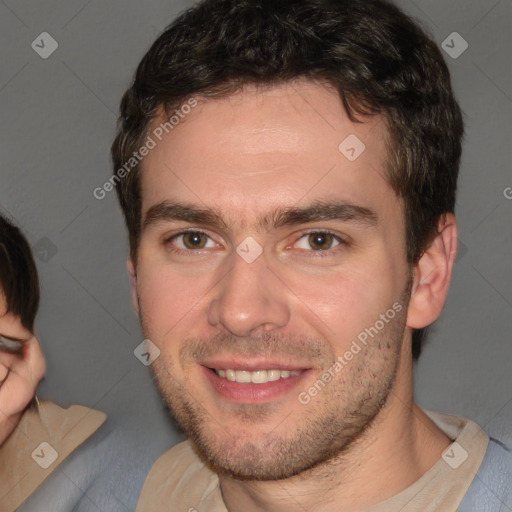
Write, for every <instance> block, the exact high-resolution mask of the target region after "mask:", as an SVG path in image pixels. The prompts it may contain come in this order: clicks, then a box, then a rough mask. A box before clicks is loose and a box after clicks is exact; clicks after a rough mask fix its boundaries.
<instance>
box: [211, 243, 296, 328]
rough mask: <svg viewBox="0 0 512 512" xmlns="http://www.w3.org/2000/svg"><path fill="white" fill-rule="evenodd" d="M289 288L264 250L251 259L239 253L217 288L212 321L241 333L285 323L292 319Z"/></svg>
mask: <svg viewBox="0 0 512 512" xmlns="http://www.w3.org/2000/svg"><path fill="white" fill-rule="evenodd" d="M286 291H287V288H286V286H285V285H284V284H283V283H282V282H281V281H280V279H279V278H278V277H277V276H276V274H275V273H274V271H272V270H270V268H268V267H267V264H266V261H265V258H264V254H262V255H261V256H260V257H259V258H258V259H256V261H253V262H252V263H247V262H246V261H244V259H242V258H241V257H240V256H239V255H238V254H236V253H235V254H233V262H232V267H231V270H230V271H229V272H228V273H227V274H226V275H225V276H224V278H223V279H222V280H221V281H220V282H219V283H218V285H217V286H216V287H215V288H214V290H213V292H214V294H213V296H212V298H211V300H210V304H209V306H208V322H209V323H210V325H212V326H215V327H217V328H221V329H225V330H227V331H229V332H230V333H231V334H233V335H235V336H239V337H246V336H250V335H251V334H253V335H254V333H255V331H264V332H269V331H272V330H274V329H278V328H280V327H284V326H285V325H286V324H287V323H288V321H289V319H290V308H289V303H288V302H287V293H286Z"/></svg>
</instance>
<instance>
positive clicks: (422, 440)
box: [219, 358, 451, 512]
mask: <svg viewBox="0 0 512 512" xmlns="http://www.w3.org/2000/svg"><path fill="white" fill-rule="evenodd" d="M403 360H404V359H403V358H402V361H403ZM400 366H401V367H400V368H399V370H398V374H397V380H396V385H395V387H394V389H393V391H391V393H390V395H389V397H388V400H387V402H386V405H385V406H384V407H383V408H382V410H381V411H380V412H379V414H378V415H377V416H376V417H375V419H374V421H373V423H372V425H371V426H370V427H369V428H368V430H367V431H366V432H365V434H364V435H363V436H361V437H360V438H359V439H358V440H357V441H355V442H354V443H353V444H352V445H351V446H350V447H349V449H348V450H347V451H346V452H345V453H344V454H343V455H339V456H337V457H335V458H333V459H331V460H330V461H328V462H326V463H324V464H322V465H320V466H317V467H315V468H313V469H310V470H308V471H306V472H303V473H301V474H299V475H296V476H294V477H291V478H288V479H285V480H278V481H255V480H251V481H241V480H235V479H233V478H229V477H227V476H224V475H219V480H220V485H221V490H222V495H223V499H224V502H225V504H226V507H227V508H228V510H229V511H230V512H242V511H243V512H285V511H288V510H290V509H291V510H315V512H334V511H339V510H340V504H343V510H344V512H358V511H362V510H365V509H367V508H369V507H371V506H373V505H375V504H377V503H379V502H381V501H384V500H386V499H388V498H390V497H392V496H394V495H395V494H398V493H399V492H401V491H402V490H404V489H406V488H407V487H409V486H410V485H412V484H413V483H414V482H415V481H416V480H418V479H419V478H420V477H421V476H422V475H423V474H424V473H425V472H426V471H428V470H429V469H430V468H431V467H432V466H433V465H434V464H435V463H436V462H437V461H438V460H439V458H440V457H441V454H442V452H443V451H444V450H445V449H446V448H447V447H448V445H449V444H450V442H451V440H450V439H449V438H448V437H447V436H446V435H445V434H444V433H443V432H442V431H441V430H440V429H439V428H438V427H437V426H436V425H435V424H434V423H433V422H432V420H430V418H429V417H428V416H427V415H426V414H425V413H424V412H423V411H422V410H421V409H420V408H419V407H418V406H417V405H416V404H415V403H414V400H413V392H412V389H413V385H412V363H410V364H407V365H405V367H404V365H400Z"/></svg>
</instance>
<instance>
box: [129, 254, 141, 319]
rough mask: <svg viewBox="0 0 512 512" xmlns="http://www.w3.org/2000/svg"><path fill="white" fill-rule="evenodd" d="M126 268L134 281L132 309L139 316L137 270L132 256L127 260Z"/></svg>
mask: <svg viewBox="0 0 512 512" xmlns="http://www.w3.org/2000/svg"><path fill="white" fill-rule="evenodd" d="M126 268H127V269H128V272H129V273H130V277H131V280H132V308H133V311H135V314H136V315H138V314H139V300H138V296H137V269H136V267H135V265H134V263H133V261H132V259H131V257H130V256H128V259H127V260H126Z"/></svg>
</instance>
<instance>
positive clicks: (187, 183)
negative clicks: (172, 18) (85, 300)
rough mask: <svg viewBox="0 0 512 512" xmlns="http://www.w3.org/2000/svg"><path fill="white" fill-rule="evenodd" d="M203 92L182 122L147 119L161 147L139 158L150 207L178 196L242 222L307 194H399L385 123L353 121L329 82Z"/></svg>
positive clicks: (366, 199) (365, 198)
mask: <svg viewBox="0 0 512 512" xmlns="http://www.w3.org/2000/svg"><path fill="white" fill-rule="evenodd" d="M196 100H197V102H198V103H197V106H194V107H193V108H191V109H188V108H187V109H184V110H182V111H181V112H179V113H180V114H181V115H180V116H179V121H178V122H177V123H176V120H178V116H176V117H175V118H174V120H173V124H171V123H168V124H167V125H165V122H166V121H169V115H165V114H163V112H161V113H160V115H159V117H157V118H155V119H153V121H152V123H151V125H150V127H149V131H148V137H150V138H151V139H152V141H153V142H154V148H153V149H151V151H150V152H149V154H148V155H147V156H146V157H145V158H144V159H143V161H142V164H141V166H142V178H141V180H142V198H143V205H142V210H143V216H144V215H145V213H146V212H147V211H148V209H149V208H151V207H152V206H153V205H155V204H158V203H161V202H163V201H168V200H170V199H172V200H175V201H177V200H180V201H185V202H187V203H188V204H196V205H198V206H201V207H202V208H215V209H217V210H220V211H222V212H223V213H224V215H223V217H224V218H225V219H226V221H227V222H229V223H231V224H233V225H238V226H239V227H240V228H241V227H242V226H244V227H246V226H247V224H249V223H252V222H253V219H254V222H256V218H257V219H258V220H257V221H258V222H259V221H260V219H261V216H262V215H264V214H265V213H269V212H273V211H275V210H276V209H277V208H281V207H291V206H294V205H297V204H300V203H304V204H311V203H312V202H315V201H318V200H339V199H342V200H343V201H346V202H348V203H351V204H356V205H359V206H361V207H371V209H379V207H380V206H382V207H384V206H385V205H384V203H385V201H386V200H388V201H389V199H390V198H394V192H393V191H392V189H391V188H390V186H389V185H388V183H387V180H386V156H387V153H386V146H387V131H386V127H385V122H384V121H383V119H382V118H380V117H379V116H373V117H367V118H364V119H361V122H352V121H351V120H350V119H349V118H348V115H347V113H346V112H345V110H344V108H343V105H342V103H341V101H340V98H339V95H338V93H337V92H336V91H334V90H332V89H330V88H328V87H326V86H323V85H320V84H317V83H314V82H309V81H302V82H296V83H293V84H292V83H288V84H281V85H279V86H275V87H272V88H266V89H261V88H256V87H245V88H244V89H243V90H242V91H240V92H238V93H236V94H233V95H231V96H228V97H222V98H210V99H207V100H204V99H202V98H200V97H198V98H196ZM162 127H164V128H163V129H162ZM165 127H166V128H165ZM167 132H168V133H167Z"/></svg>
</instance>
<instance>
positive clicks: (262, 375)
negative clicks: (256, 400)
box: [215, 370, 302, 384]
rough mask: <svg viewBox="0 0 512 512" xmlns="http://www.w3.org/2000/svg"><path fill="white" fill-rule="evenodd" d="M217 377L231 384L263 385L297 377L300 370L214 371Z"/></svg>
mask: <svg viewBox="0 0 512 512" xmlns="http://www.w3.org/2000/svg"><path fill="white" fill-rule="evenodd" d="M215 372H216V373H217V375H219V376H220V377H223V378H225V379H228V380H230V381H233V382H235V381H236V382H252V383H254V384H265V383H266V382H271V381H274V380H279V379H286V378H288V377H292V376H294V375H299V374H300V373H302V370H293V371H289V370H256V371H255V372H249V371H246V370H215Z"/></svg>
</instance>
